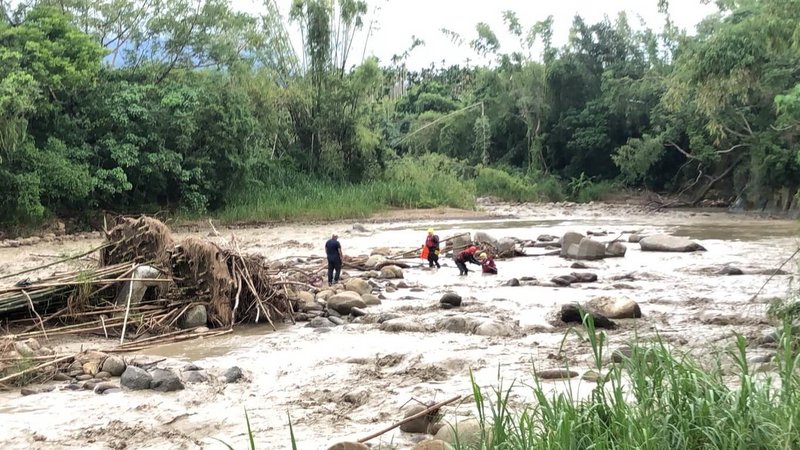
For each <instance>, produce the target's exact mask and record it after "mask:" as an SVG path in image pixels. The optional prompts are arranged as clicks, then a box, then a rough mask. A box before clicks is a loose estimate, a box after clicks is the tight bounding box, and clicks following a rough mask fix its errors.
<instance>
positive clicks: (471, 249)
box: [467, 245, 478, 253]
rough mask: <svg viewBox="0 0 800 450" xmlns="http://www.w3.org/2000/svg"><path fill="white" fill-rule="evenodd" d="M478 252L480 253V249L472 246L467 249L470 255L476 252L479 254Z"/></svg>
mask: <svg viewBox="0 0 800 450" xmlns="http://www.w3.org/2000/svg"><path fill="white" fill-rule="evenodd" d="M477 251H478V247H475V246H474V245H471V246H470V247H469V248H468V249H467V252H469V253H475V252H477Z"/></svg>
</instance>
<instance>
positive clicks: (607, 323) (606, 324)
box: [557, 303, 617, 330]
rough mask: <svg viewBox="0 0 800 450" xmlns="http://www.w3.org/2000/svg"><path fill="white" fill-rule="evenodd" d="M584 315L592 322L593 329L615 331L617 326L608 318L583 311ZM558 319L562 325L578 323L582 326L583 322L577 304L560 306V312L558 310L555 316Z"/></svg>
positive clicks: (596, 313)
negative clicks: (590, 318) (589, 317)
mask: <svg viewBox="0 0 800 450" xmlns="http://www.w3.org/2000/svg"><path fill="white" fill-rule="evenodd" d="M585 313H586V314H589V315H590V316H591V317H592V319H594V320H593V322H594V326H595V328H608V329H611V330H613V329H615V328H617V324H615V323H614V322H612V321H611V320H609V319H608V317H606V316H604V315H602V314H600V313H598V312H596V311H591V310H589V311H585ZM557 317H558V319H559V320H560V321H561V322H563V323H579V324H582V323H583V320H582V318H581V314H580V309H579V306H578V304H576V303H569V304H566V305H562V306H561V310H559V312H558V314H557Z"/></svg>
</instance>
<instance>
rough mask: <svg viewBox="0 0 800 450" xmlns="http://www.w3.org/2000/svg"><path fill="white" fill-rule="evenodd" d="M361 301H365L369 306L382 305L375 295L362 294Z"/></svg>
mask: <svg viewBox="0 0 800 450" xmlns="http://www.w3.org/2000/svg"><path fill="white" fill-rule="evenodd" d="M361 300H364V303H365V304H366V305H367V306H373V305H380V304H381V299H379V298H378V296H377V295H374V294H361Z"/></svg>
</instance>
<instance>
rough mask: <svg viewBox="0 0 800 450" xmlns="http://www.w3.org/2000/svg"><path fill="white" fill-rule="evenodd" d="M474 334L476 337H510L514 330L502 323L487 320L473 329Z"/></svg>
mask: <svg viewBox="0 0 800 450" xmlns="http://www.w3.org/2000/svg"><path fill="white" fill-rule="evenodd" d="M474 333H475V334H476V335H478V336H511V335H513V334H514V330H513V329H512V328H511V327H509V326H508V325H506V324H504V323H503V322H500V321H497V320H491V319H489V320H486V321H484V322H482V323H481V324H480V325H478V326H477V327H475V331H474Z"/></svg>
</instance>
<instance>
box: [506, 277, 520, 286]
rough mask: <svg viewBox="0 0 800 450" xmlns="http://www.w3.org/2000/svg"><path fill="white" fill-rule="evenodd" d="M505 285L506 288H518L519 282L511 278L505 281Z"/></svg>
mask: <svg viewBox="0 0 800 450" xmlns="http://www.w3.org/2000/svg"><path fill="white" fill-rule="evenodd" d="M505 285H506V286H513V287H516V286H519V280H518V279H516V278H512V279H510V280H508V281H506V282H505Z"/></svg>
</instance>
